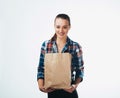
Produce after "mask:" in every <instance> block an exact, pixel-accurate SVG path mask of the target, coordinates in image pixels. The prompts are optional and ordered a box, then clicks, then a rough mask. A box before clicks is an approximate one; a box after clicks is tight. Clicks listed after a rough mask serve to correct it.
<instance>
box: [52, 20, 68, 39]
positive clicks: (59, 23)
mask: <svg viewBox="0 0 120 98" xmlns="http://www.w3.org/2000/svg"><path fill="white" fill-rule="evenodd" d="M54 27H55V33H56V35H57V38H60V39H64V38H67V34H68V31H69V29H70V24H69V21H68V20H67V19H62V18H56V20H55V23H54Z"/></svg>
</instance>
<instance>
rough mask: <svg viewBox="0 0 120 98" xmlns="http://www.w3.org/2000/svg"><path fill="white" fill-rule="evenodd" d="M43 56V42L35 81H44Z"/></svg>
mask: <svg viewBox="0 0 120 98" xmlns="http://www.w3.org/2000/svg"><path fill="white" fill-rule="evenodd" d="M44 56H45V42H43V44H42V47H41V52H40V59H39V65H38V70H37V80H38V79H44Z"/></svg>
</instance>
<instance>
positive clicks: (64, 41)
mask: <svg viewBox="0 0 120 98" xmlns="http://www.w3.org/2000/svg"><path fill="white" fill-rule="evenodd" d="M66 40H67V37H66V38H62V39H61V38H57V39H56V42H57V44H65V43H66Z"/></svg>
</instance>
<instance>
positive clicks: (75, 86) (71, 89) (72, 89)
mask: <svg viewBox="0 0 120 98" xmlns="http://www.w3.org/2000/svg"><path fill="white" fill-rule="evenodd" d="M76 88H77V85H75V84H72V85H71V87H70V88H69V89H64V90H65V91H66V92H69V93H72V92H73V91H74V90H75V89H76Z"/></svg>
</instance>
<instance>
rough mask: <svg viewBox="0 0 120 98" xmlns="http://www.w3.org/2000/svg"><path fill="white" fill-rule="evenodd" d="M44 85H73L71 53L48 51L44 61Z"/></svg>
mask: <svg viewBox="0 0 120 98" xmlns="http://www.w3.org/2000/svg"><path fill="white" fill-rule="evenodd" d="M44 65H45V69H44V72H45V73H44V74H45V78H44V81H45V82H44V87H45V88H50V87H51V88H54V89H68V88H70V85H71V54H69V53H47V54H45V61H44Z"/></svg>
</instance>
